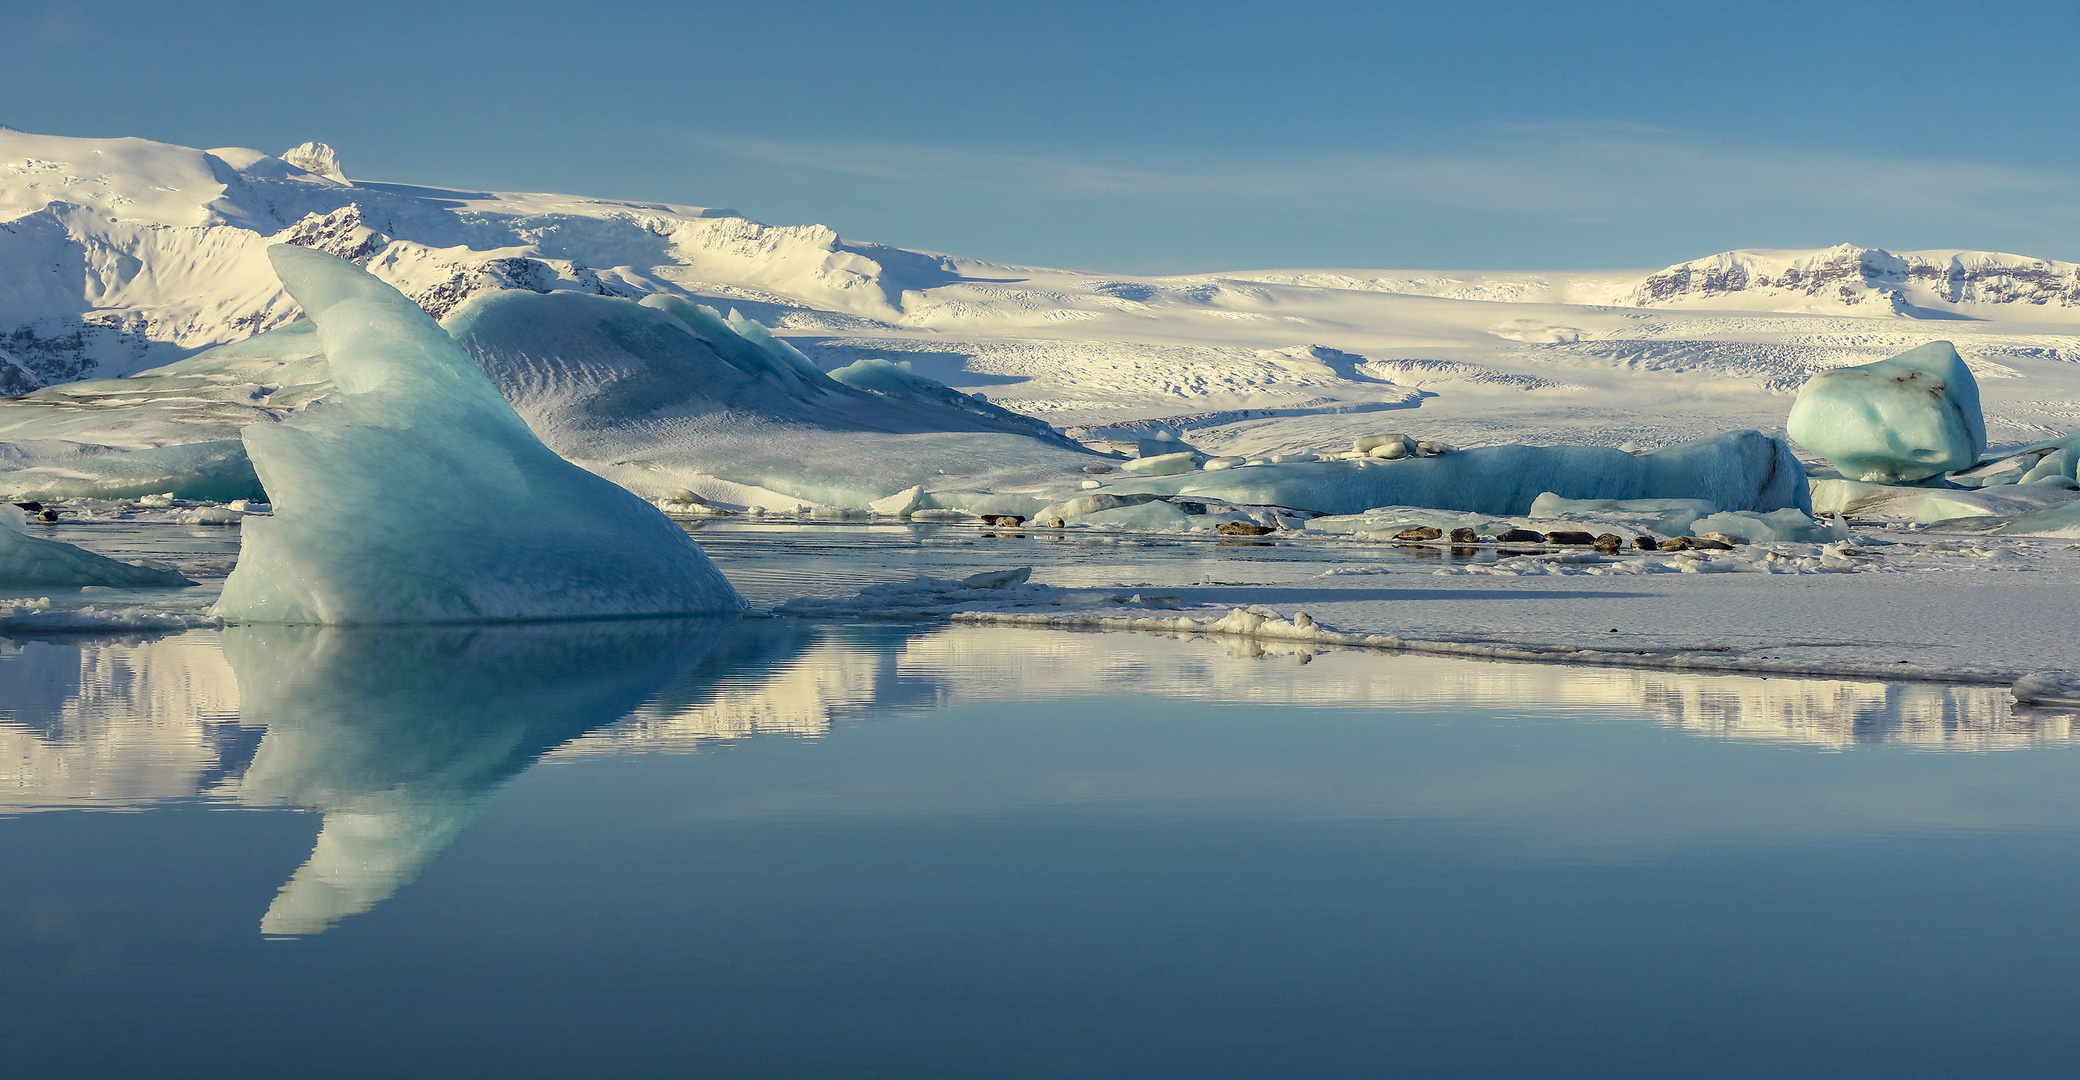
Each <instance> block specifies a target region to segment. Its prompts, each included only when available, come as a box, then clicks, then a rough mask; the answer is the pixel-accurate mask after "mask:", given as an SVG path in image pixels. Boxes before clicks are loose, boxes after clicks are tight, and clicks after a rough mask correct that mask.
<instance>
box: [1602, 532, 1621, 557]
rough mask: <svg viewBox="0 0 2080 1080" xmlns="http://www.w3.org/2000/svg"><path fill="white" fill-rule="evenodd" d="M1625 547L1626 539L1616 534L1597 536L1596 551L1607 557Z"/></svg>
mask: <svg viewBox="0 0 2080 1080" xmlns="http://www.w3.org/2000/svg"><path fill="white" fill-rule="evenodd" d="M1624 546H1625V538H1624V537H1622V536H1619V535H1618V534H1616V533H1599V534H1597V537H1596V550H1598V551H1601V552H1603V553H1604V554H1605V555H1609V554H1612V553H1614V552H1616V551H1618V550H1619V549H1621V548H1623V547H1624Z"/></svg>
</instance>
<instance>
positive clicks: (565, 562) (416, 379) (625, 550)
mask: <svg viewBox="0 0 2080 1080" xmlns="http://www.w3.org/2000/svg"><path fill="white" fill-rule="evenodd" d="M268 257H269V259H270V260H271V261H272V262H273V264H274V267H275V271H276V273H277V274H278V275H279V276H280V277H281V279H282V283H283V285H284V286H286V287H287V288H288V290H289V292H290V293H291V294H292V295H293V296H294V297H295V298H296V300H297V302H298V303H300V304H301V305H302V306H303V308H304V311H305V313H306V314H308V315H309V316H310V318H311V319H312V320H313V321H314V322H315V323H316V324H317V331H318V335H319V337H320V339H321V340H322V342H323V344H324V346H325V352H326V354H327V355H328V357H329V359H330V362H331V369H332V377H333V381H334V383H335V384H336V385H337V387H338V391H337V393H336V394H335V395H333V396H331V397H328V398H326V399H324V400H323V401H321V402H318V403H315V404H313V405H311V406H309V407H307V408H305V409H304V410H303V411H301V412H299V413H297V414H296V415H294V416H292V417H291V418H289V419H288V420H286V421H284V422H282V423H280V424H255V425H252V426H250V427H248V428H246V429H245V431H244V439H245V445H246V449H247V451H248V453H249V454H250V455H251V458H252V461H253V466H254V468H255V470H256V471H257V472H258V474H259V476H260V478H261V480H262V482H263V483H264V484H265V485H266V487H267V490H268V493H269V495H270V496H271V501H272V502H273V504H274V515H273V516H272V517H269V518H254V519H251V520H249V521H247V522H246V523H245V526H244V528H245V534H244V543H243V550H242V552H241V555H240V558H239V562H238V566H237V568H236V569H235V570H234V571H233V572H232V574H231V577H230V579H229V580H228V581H226V582H225V585H224V594H223V598H222V599H221V600H220V601H219V602H218V605H217V612H218V614H220V615H221V616H223V617H224V618H226V619H229V620H232V621H242V622H284V623H335V624H339V623H414V622H472V621H492V620H512V619H567V618H594V617H604V616H617V615H624V616H625V615H663V614H702V613H723V612H735V611H739V610H742V608H743V606H744V603H743V600H742V599H741V598H740V597H738V596H737V593H736V590H735V589H733V588H731V587H730V585H729V583H728V582H727V581H725V580H723V578H722V575H721V574H720V573H719V572H717V571H716V570H715V568H714V566H713V565H711V564H710V563H709V562H708V559H707V556H705V555H704V554H702V553H701V550H700V548H699V547H697V546H696V545H695V544H694V542H693V540H692V539H691V538H690V537H688V536H687V535H686V533H685V532H684V531H683V530H681V529H680V528H679V527H678V526H677V525H674V524H673V523H672V522H671V521H670V519H668V518H666V517H665V516H664V515H663V514H662V513H660V512H659V511H658V510H657V508H656V507H653V506H651V505H650V504H648V503H646V502H643V501H642V500H641V499H638V498H636V497H635V496H634V495H631V494H629V493H628V492H627V491H624V490H622V489H621V488H618V487H616V486H614V485H613V484H611V483H609V482H607V481H605V480H603V479H601V478H599V477H597V476H594V475H592V474H591V473H588V472H586V471H584V470H583V469H580V468H578V467H577V466H575V465H572V464H570V463H569V462H566V461H564V460H563V459H562V458H559V457H557V456H556V455H555V454H554V453H552V452H551V451H550V450H549V449H548V448H547V447H545V446H543V445H542V443H541V441H540V440H538V439H536V438H535V436H534V434H533V433H532V432H530V431H529V430H528V429H527V425H526V424H525V423H523V422H522V421H521V419H520V417H519V416H518V414H516V413H515V412H514V411H513V409H512V407H511V406H510V405H508V404H507V403H506V400H505V399H504V398H503V397H501V396H499V393H498V390H497V388H495V387H494V386H492V384H491V382H490V380H488V379H487V378H485V376H484V373H483V372H482V371H480V370H478V368H477V366H476V364H474V363H473V362H472V361H471V360H470V357H469V355H468V354H467V353H465V352H463V351H462V349H461V348H460V347H458V346H457V345H456V343H455V341H454V339H453V338H451V337H449V336H448V334H447V332H445V331H443V330H442V329H441V328H440V326H439V325H438V324H436V323H435V322H434V321H433V319H432V318H431V317H430V316H428V315H427V314H426V313H425V312H424V311H423V310H421V309H420V308H419V307H418V306H417V305H416V304H413V303H412V302H411V301H410V300H408V299H406V298H405V297H404V296H403V295H402V294H400V293H399V292H397V290H395V289H393V288H391V287H390V286H388V285H385V284H383V283H382V282H381V281H378V280H377V279H375V278H374V277H372V276H370V275H369V274H367V273H365V272H363V271H362V270H360V269H358V268H356V267H355V266H353V265H351V264H349V263H346V262H343V261H341V260H339V259H336V258H333V257H332V256H330V255H326V254H324V253H322V252H317V251H312V250H309V249H306V248H298V247H290V246H286V245H282V246H276V247H273V248H270V249H269V250H268Z"/></svg>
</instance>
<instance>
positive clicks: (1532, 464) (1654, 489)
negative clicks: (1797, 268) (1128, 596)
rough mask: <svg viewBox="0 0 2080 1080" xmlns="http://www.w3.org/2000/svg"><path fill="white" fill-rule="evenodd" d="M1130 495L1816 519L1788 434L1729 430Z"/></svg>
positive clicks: (1286, 470) (1125, 483)
mask: <svg viewBox="0 0 2080 1080" xmlns="http://www.w3.org/2000/svg"><path fill="white" fill-rule="evenodd" d="M1111 490H1112V491H1114V492H1117V493H1120V494H1128V493H1151V494H1162V495H1203V496H1207V497H1209V498H1215V499H1219V500H1221V501H1223V502H1228V503H1234V504H1237V505H1244V506H1284V507H1290V508H1292V509H1296V510H1310V511H1314V512H1316V513H1322V514H1336V515H1344V514H1359V513H1363V512H1364V511H1366V510H1369V509H1372V508H1374V507H1381V506H1404V507H1406V506H1415V507H1433V508H1437V509H1448V510H1463V511H1471V512H1473V513H1478V514H1491V515H1496V516H1503V517H1523V516H1525V515H1526V514H1528V513H1529V512H1530V510H1531V504H1532V503H1533V502H1534V501H1536V500H1537V499H1538V497H1539V496H1540V495H1541V494H1544V493H1546V492H1552V493H1553V494H1554V495H1556V496H1557V497H1560V498H1565V499H1627V500H1630V499H1697V500H1702V501H1703V502H1706V503H1709V504H1711V505H1712V506H1713V507H1716V508H1718V509H1721V510H1761V511H1769V510H1782V509H1786V508H1791V509H1797V510H1801V511H1807V512H1810V511H1811V510H1812V506H1813V504H1812V496H1811V494H1810V493H1809V492H1808V491H1807V489H1806V474H1805V468H1804V467H1803V466H1801V465H1800V464H1799V463H1798V459H1797V458H1796V457H1794V456H1793V455H1792V453H1791V448H1790V447H1789V446H1787V445H1785V443H1784V442H1783V440H1781V439H1774V438H1771V437H1769V436H1767V435H1764V434H1762V433H1761V432H1757V431H1731V432H1726V433H1723V434H1720V435H1714V436H1710V437H1708V438H1703V439H1697V440H1693V441H1691V442H1686V443H1678V444H1677V445H1674V446H1667V447H1663V448H1661V449H1659V450H1654V451H1651V452H1649V453H1644V454H1631V453H1627V452H1625V451H1623V450H1619V449H1617V448H1615V447H1609V446H1521V445H1510V446H1481V447H1475V448H1473V449H1470V450H1455V451H1453V452H1452V453H1449V454H1441V455H1437V456H1434V457H1405V458H1400V459H1397V460H1388V459H1385V458H1363V459H1353V460H1343V461H1318V460H1309V461H1284V462H1276V461H1275V462H1269V463H1266V464H1262V465H1243V466H1240V467H1236V468H1230V469H1223V470H1220V471H1218V472H1206V471H1203V470H1201V471H1195V472H1190V473H1185V474H1182V475H1178V476H1164V477H1133V478H1127V479H1123V480H1121V481H1120V482H1118V483H1116V484H1114V485H1112V487H1111Z"/></svg>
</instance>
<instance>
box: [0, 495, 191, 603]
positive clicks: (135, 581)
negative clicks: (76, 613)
mask: <svg viewBox="0 0 2080 1080" xmlns="http://www.w3.org/2000/svg"><path fill="white" fill-rule="evenodd" d="M193 584H195V583H194V582H192V581H189V580H188V579H187V578H184V577H182V576H181V575H179V574H178V573H175V572H174V571H172V570H155V569H153V568H151V567H149V566H136V565H133V564H131V563H126V562H117V561H116V560H114V559H111V558H109V557H108V556H106V555H96V554H94V553H93V552H91V551H88V550H87V549H85V548H82V547H76V546H74V545H72V544H67V543H63V542H61V541H57V540H46V539H44V538H43V537H40V536H31V535H29V526H28V518H27V516H26V515H24V514H23V513H22V511H21V510H20V509H19V508H17V507H14V506H11V505H7V504H4V503H0V588H10V587H15V586H33V587H45V586H49V587H55V588H84V587H86V586H89V585H103V586H108V587H111V588H119V589H120V588H137V587H140V586H145V587H149V586H166V585H193Z"/></svg>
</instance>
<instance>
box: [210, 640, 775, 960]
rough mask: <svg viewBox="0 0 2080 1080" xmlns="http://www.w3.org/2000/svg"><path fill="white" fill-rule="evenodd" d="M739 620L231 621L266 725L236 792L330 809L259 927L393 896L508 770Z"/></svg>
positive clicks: (621, 708)
mask: <svg viewBox="0 0 2080 1080" xmlns="http://www.w3.org/2000/svg"><path fill="white" fill-rule="evenodd" d="M733 624H734V620H729V621H724V622H717V621H714V620H698V621H689V620H669V621H644V622H615V623H578V624H571V623H561V624H553V625H551V624H536V625H520V626H511V625H507V626H490V627H443V628H423V627H422V628H411V629H343V628H336V627H289V626H265V627H263V626H250V627H236V628H232V629H229V630H226V631H224V655H225V657H226V658H227V659H228V660H229V661H230V664H231V668H232V670H233V671H234V672H236V673H237V677H238V697H239V707H240V712H241V717H242V719H243V722H244V723H246V724H248V725H256V726H260V727H264V728H265V729H266V732H267V734H266V736H265V737H264V738H262V739H261V741H260V747H259V749H258V750H257V751H256V752H255V753H254V755H253V761H252V764H251V765H250V766H249V767H248V768H247V769H246V771H245V775H244V777H243V779H242V780H241V782H240V784H239V787H238V792H237V795H238V799H239V800H240V801H241V802H243V803H246V804H248V805H280V806H301V807H309V808H312V809H316V810H319V811H321V812H322V813H323V814H324V815H325V822H324V825H323V827H322V828H321V829H320V831H319V833H318V840H317V845H316V847H315V848H314V849H313V850H312V852H311V857H310V860H309V861H308V862H306V863H304V864H303V866H302V867H301V868H299V869H298V870H297V871H296V873H295V875H294V876H293V877H291V878H290V879H289V882H288V883H287V884H286V885H284V886H282V890H281V893H280V894H279V895H278V896H276V897H275V900H274V903H273V904H272V905H271V906H270V907H269V908H268V910H267V914H266V916H265V917H264V918H263V919H262V920H261V922H260V929H261V931H262V932H263V933H267V934H274V935H294V934H312V933H317V932H319V931H321V930H324V929H325V928H326V927H328V926H330V925H332V924H333V923H334V922H336V921H338V920H340V919H342V918H345V917H347V916H349V915H355V914H358V913H360V912H363V911H367V910H368V909H370V908H371V907H374V906H375V905H376V904H378V903H380V902H381V901H383V900H384V899H386V898H388V897H389V896H390V895H391V894H393V893H395V892H396V891H397V890H398V889H399V888H401V887H402V886H404V885H405V884H408V883H409V882H410V881H411V880H412V879H413V878H415V877H417V876H418V874H419V872H420V871H421V870H422V869H423V868H424V867H425V866H426V864H427V863H428V862H430V861H431V860H432V859H433V858H434V857H435V856H436V855H438V854H440V852H441V851H442V849H444V848H446V847H447V846H448V844H449V843H450V842H451V841H453V840H454V839H455V836H456V834H458V833H460V832H461V831H462V829H463V828H464V827H465V826H467V825H468V824H469V823H470V822H471V821H472V820H474V819H475V818H476V816H477V815H478V814H479V813H480V812H481V811H482V810H483V807H484V805H485V804H486V803H487V802H488V801H489V800H490V799H491V797H492V795H493V794H494V793H495V792H496V791H497V790H498V788H499V787H500V786H501V785H503V784H504V783H505V782H506V781H507V780H509V779H511V778H512V777H513V776H515V775H518V774H519V773H520V772H521V771H523V770H525V769H526V768H527V767H528V766H529V765H532V764H533V763H534V762H535V760H536V759H538V758H540V757H541V755H542V754H543V753H544V752H546V751H548V750H549V749H550V748H552V747H554V746H556V745H558V744H560V743H563V742H566V741H568V740H569V739H571V738H573V737H575V736H577V735H579V734H581V733H582V732H584V731H586V730H587V729H589V728H593V727H597V726H599V725H601V724H606V723H611V722H612V721H614V720H616V719H619V718H620V717H622V716H624V715H626V714H627V713H628V712H629V711H630V710H632V709H634V708H635V707H636V706H637V705H639V704H641V703H642V702H643V701H645V700H646V699H648V698H650V697H652V696H653V695H656V694H657V693H658V692H660V691H662V690H664V689H665V688H667V687H669V686H670V685H671V684H672V683H673V682H674V681H676V680H678V679H679V678H680V677H681V676H683V675H684V674H686V673H687V672H688V671H689V670H690V669H692V668H694V667H696V666H697V665H698V664H699V663H700V662H701V660H702V659H703V658H705V657H706V656H708V655H709V654H710V653H712V652H714V651H715V650H716V649H717V648H718V646H720V645H721V644H722V643H723V642H724V640H725V636H726V634H727V632H728V629H729V628H730V627H732V626H733Z"/></svg>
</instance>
